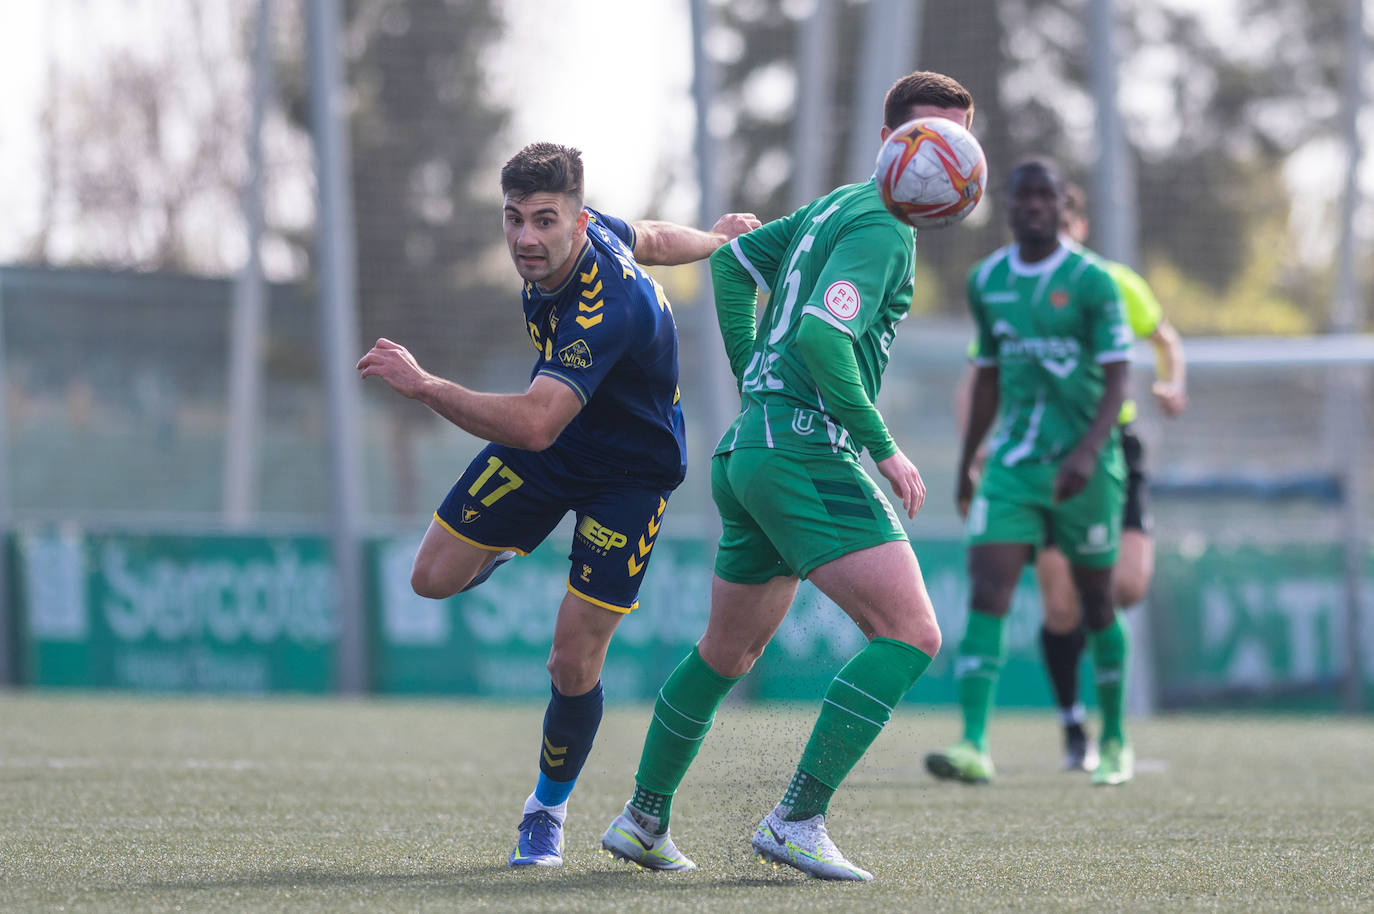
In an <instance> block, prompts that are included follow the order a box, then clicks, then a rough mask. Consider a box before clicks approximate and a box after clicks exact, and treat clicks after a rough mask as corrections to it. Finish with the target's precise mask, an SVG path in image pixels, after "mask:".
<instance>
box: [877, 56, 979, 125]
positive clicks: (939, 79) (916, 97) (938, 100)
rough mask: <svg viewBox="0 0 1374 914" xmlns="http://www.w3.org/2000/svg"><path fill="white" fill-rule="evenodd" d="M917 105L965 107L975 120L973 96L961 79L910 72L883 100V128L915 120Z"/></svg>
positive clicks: (938, 74) (927, 71)
mask: <svg viewBox="0 0 1374 914" xmlns="http://www.w3.org/2000/svg"><path fill="white" fill-rule="evenodd" d="M917 105H934V106H936V107H939V108H963V109H964V110H965V111H967V112H968V116H969V117H970V118H971V117H973V95H972V94H971V93H970V92H969V90H967V89H965V88H964V87H963V86H961V85H960V84H959V81H958V80H957V79H954V78H953V77H952V76H946V75H945V74H943V73H935V72H932V71H930V70H917V71H916V72H915V73H908V74H907V75H906V76H903V77H902V78H901V79H899V80H897V81H896V82H895V83H893V84H892V88H890V89H888V90H887V95H886V97H884V98H883V125H884V126H886V127H889V128H891V127H899V126H901V125H902V124H905V123H906V122H907V121H908V120H910V119H911V116H910V114H909V113H908V112H910V111H911V109H912V108H914V107H915V106H917Z"/></svg>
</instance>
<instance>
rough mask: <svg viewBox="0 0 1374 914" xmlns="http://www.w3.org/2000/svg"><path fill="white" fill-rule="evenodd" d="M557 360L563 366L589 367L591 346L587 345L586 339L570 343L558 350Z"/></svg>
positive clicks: (590, 363) (590, 364) (590, 365)
mask: <svg viewBox="0 0 1374 914" xmlns="http://www.w3.org/2000/svg"><path fill="white" fill-rule="evenodd" d="M558 361H560V362H562V363H563V367H565V368H591V367H592V347H590V346H588V345H587V341H586V340H578V341H577V342H575V343H570V344H569V345H567V346H564V347H563V348H562V349H560V350H558Z"/></svg>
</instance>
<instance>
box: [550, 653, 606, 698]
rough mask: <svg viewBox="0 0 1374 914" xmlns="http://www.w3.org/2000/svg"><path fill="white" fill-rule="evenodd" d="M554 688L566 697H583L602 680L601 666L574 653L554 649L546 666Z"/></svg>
mask: <svg viewBox="0 0 1374 914" xmlns="http://www.w3.org/2000/svg"><path fill="white" fill-rule="evenodd" d="M545 666H546V668H547V669H548V671H549V679H550V681H552V682H553V687H554V688H555V689H557V690H558V691H559V692H560V693H562V694H564V695H583V694H586V693H587V692H589V691H591V690H592V689H593V688H595V687H596V684H597V682H598V681H599V680H600V679H601V664H599V663H596V662H594V661H592V660H590V659H589V658H587V657H584V656H580V655H578V654H576V653H575V652H572V651H567V650H558V649H557V648H554V650H553V652H552V653H550V654H549V662H548V663H547V664H545Z"/></svg>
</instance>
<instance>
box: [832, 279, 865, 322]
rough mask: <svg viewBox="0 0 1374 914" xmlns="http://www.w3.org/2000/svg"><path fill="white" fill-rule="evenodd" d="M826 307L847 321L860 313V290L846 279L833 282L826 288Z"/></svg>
mask: <svg viewBox="0 0 1374 914" xmlns="http://www.w3.org/2000/svg"><path fill="white" fill-rule="evenodd" d="M825 307H826V309H827V310H829V311H830V313H831V314H833V315H835V316H836V317H838V318H839V319H840V320H842V321H847V320H849V319H850V318H851V317H853V316H854V315H856V314H858V313H859V290H858V289H856V288H854V284H853V283H852V282H849V281H847V280H844V279H841V280H838V281H837V282H832V283H831V284H830V288H828V289H826V290H825Z"/></svg>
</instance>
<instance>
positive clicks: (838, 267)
mask: <svg viewBox="0 0 1374 914" xmlns="http://www.w3.org/2000/svg"><path fill="white" fill-rule="evenodd" d="M914 238H915V236H914V233H913V231H912V229H911V228H910V227H909V226H907V225H906V224H904V223H901V222H898V221H897V220H896V219H894V218H893V217H892V215H891V214H889V213H888V212H887V210H886V209H884V208H883V204H882V201H881V200H880V199H879V197H878V189H877V185H876V184H875V183H874V182H873V181H872V180H869V181H866V182H864V183H862V184H850V185H846V186H843V187H840V188H837V189H835V190H833V191H831V192H830V193H829V194H826V195H825V196H823V197H820V198H818V199H816V200H814V201H812V202H811V203H809V204H807V205H806V206H803V207H802V208H801V209H799V210H797V211H796V212H794V213H792V214H791V215H790V216H786V217H784V218H782V219H778V220H775V221H773V222H770V223H768V224H767V225H764V226H762V227H760V228H758V229H755V230H754V231H752V232H749V233H748V234H745V235H741V236H740V237H738V238H736V239H734V240H733V241H732V242H730V244H729V246H728V247H726V248H721V249H720V250H719V251H717V253H716V255H715V256H714V257H713V258H712V269H713V273H716V270H717V267H718V266H723V267H726V268H728V270H734V271H737V272H739V273H740V274H741V275H742V274H743V273H746V272H747V277H748V279H749V280H751V281H752V287H751V289H750V291H751V292H752V289H753V288H757V289H762V290H763V291H765V292H767V293H769V298H768V304H767V306H766V307H765V308H764V311H763V316H762V319H761V321H760V322H759V323H758V325H757V327H755V324H754V320H753V317H754V305H753V301H754V299H753V298H752V297H750V298H747V299H744V302H745V303H746V304H747V306H748V309H749V310H748V320H747V321H744V320H741V319H739V316H738V314H735V316H734V319H727V318H730V317H731V312H740V309H741V308H742V307H743V305H741V303H740V301H736V300H735V299H736V298H740V296H739V295H738V294H737V291H736V290H735V289H726V290H725V291H724V293H723V291H722V282H721V281H720V280H719V279H718V281H717V285H716V294H717V305H716V306H717V311H718V312H719V313H720V314H721V315H722V323H721V331H722V335H723V336H724V341H725V348H726V352H727V354H729V356H730V365H731V369H732V370H733V371H734V373H735V377H736V380H737V381H738V382H739V387H740V413H739V416H738V417H736V419H735V421H734V423H733V424H732V425H731V426H730V428H729V429H728V430H727V431H726V432H725V435H724V437H723V438H722V439H721V441H720V444H719V446H718V447H717V448H716V453H717V454H723V453H727V452H729V451H731V450H734V449H736V448H742V447H767V448H777V449H780V450H786V451H792V452H795V453H817V452H830V453H834V452H839V451H847V452H849V453H851V454H854V455H856V456H857V455H858V454H859V452H860V450H861V449H862V448H867V449H868V450H869V453H870V455H871V456H872V457H873V459H874V460H882V459H885V458H886V457H889V456H891V455H892V454H893V453H894V452H895V451H896V445H895V444H893V443H892V439H891V436H890V435H889V434H888V433H887V429H886V426H885V425H884V424H883V422H882V418H881V416H879V415H878V412H877V410H876V409H874V408H873V401H874V400H875V399H876V398H877V396H878V389H879V386H880V385H881V382H882V375H883V371H884V369H886V367H887V363H888V356H889V349H890V347H891V345H892V340H893V336H894V334H895V331H896V327H897V324H898V323H899V322H900V321H902V320H903V319H904V318H905V317H906V315H907V312H908V311H909V310H910V309H911V295H912V270H913V265H914V261H915V244H914ZM720 258H726V259H727V261H726V263H724V264H720V263H719V260H720ZM753 294H754V295H756V294H757V293H753ZM741 313H742V312H741ZM810 320H818V321H822V322H823V323H824V324H826V325H828V326H829V327H830V328H833V329H834V330H836V331H839V333H841V334H843V335H844V337H846V338H847V339H848V343H849V344H850V345H852V348H853V357H854V362H855V363H856V364H857V377H856V378H854V377H849V376H847V377H844V378H828V377H821V378H819V379H818V378H817V377H816V375H817V372H816V371H813V370H812V368H810V367H808V365H807V362H806V359H805V358H804V353H803V351H802V350H803V348H804V347H801V346H798V345H797V339H798V335H799V332H806V331H804V330H803V325H804V322H806V321H810ZM751 333H752V334H753V336H752V337H751V336H750V334H751ZM812 364H813V366H814V365H815V363H814V362H813V363H812ZM821 373H822V374H824V372H823V371H822V372H821ZM851 373H852V369H851ZM828 398H829V399H828Z"/></svg>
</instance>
